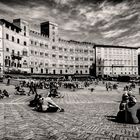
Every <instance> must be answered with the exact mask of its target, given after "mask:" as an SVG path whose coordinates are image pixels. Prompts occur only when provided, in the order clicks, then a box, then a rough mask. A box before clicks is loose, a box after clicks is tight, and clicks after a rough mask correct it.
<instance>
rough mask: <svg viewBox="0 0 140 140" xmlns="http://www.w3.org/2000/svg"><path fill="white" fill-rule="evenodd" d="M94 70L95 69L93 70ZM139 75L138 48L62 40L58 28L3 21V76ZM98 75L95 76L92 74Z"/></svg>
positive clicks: (0, 57)
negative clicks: (19, 74) (25, 74)
mask: <svg viewBox="0 0 140 140" xmlns="http://www.w3.org/2000/svg"><path fill="white" fill-rule="evenodd" d="M91 69H92V70H91ZM13 71H19V72H24V73H32V74H65V75H71V74H89V73H90V72H91V71H92V72H91V73H90V74H92V75H94V76H101V77H105V76H112V75H133V74H135V75H137V74H138V54H137V48H135V47H125V46H109V45H96V44H93V43H90V42H79V41H74V40H63V39H60V37H59V26H58V25H57V24H55V23H52V22H44V23H41V24H40V25H37V26H34V25H33V26H32V25H31V24H29V23H28V22H27V21H25V20H23V19H14V20H13V22H9V21H7V20H5V19H0V73H6V72H9V73H10V72H13ZM93 73H95V74H93Z"/></svg>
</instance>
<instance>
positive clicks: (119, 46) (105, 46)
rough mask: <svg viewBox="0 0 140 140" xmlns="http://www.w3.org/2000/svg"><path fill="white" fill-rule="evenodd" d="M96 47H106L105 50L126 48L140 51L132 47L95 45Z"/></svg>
mask: <svg viewBox="0 0 140 140" xmlns="http://www.w3.org/2000/svg"><path fill="white" fill-rule="evenodd" d="M94 47H95V48H96V47H104V48H126V49H138V47H130V46H116V45H101V44H95V45H94Z"/></svg>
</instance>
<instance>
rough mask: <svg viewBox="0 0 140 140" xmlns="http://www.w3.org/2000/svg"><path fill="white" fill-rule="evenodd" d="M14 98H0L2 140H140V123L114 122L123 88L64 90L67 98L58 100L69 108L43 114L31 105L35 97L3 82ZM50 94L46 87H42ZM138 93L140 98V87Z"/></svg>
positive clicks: (3, 86)
mask: <svg viewBox="0 0 140 140" xmlns="http://www.w3.org/2000/svg"><path fill="white" fill-rule="evenodd" d="M1 88H6V89H7V90H8V91H9V92H10V93H11V96H10V98H5V99H2V100H0V139H5V140H110V139H112V140H138V139H140V137H139V135H140V132H139V130H140V125H139V124H138V125H132V124H120V123H116V122H115V121H113V119H114V116H116V114H117V111H118V105H119V101H120V99H121V94H122V87H121V88H119V90H117V91H109V92H107V91H105V87H104V86H97V87H95V91H93V92H90V91H89V90H88V89H84V90H78V91H75V92H73V91H66V90H61V93H62V94H64V98H61V99H55V101H56V102H57V103H58V104H59V105H60V106H62V107H63V108H64V109H65V112H59V113H39V112H36V111H33V109H32V108H30V107H28V102H29V100H31V99H32V98H33V95H32V96H18V95H14V94H13V92H14V87H12V86H6V87H5V85H2V87H1ZM39 92H40V93H44V94H45V93H46V91H45V90H39ZM134 94H135V95H136V97H137V98H138V100H139V96H140V95H138V89H136V90H134Z"/></svg>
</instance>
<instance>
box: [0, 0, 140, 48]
mask: <svg viewBox="0 0 140 140" xmlns="http://www.w3.org/2000/svg"><path fill="white" fill-rule="evenodd" d="M139 1H140V0H0V18H5V19H7V20H9V21H12V19H14V18H23V19H25V20H27V21H29V22H31V23H36V24H39V23H41V22H44V21H48V20H49V21H52V22H55V23H57V24H58V25H59V28H60V30H59V33H60V37H61V38H63V39H75V40H78V41H91V42H94V43H98V44H112V45H125V46H140V2H139Z"/></svg>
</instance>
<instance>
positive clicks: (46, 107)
mask: <svg viewBox="0 0 140 140" xmlns="http://www.w3.org/2000/svg"><path fill="white" fill-rule="evenodd" d="M29 106H31V107H34V110H36V111H40V112H64V109H63V108H61V107H60V106H58V105H57V104H56V103H55V102H54V101H53V100H52V98H51V96H50V94H48V96H47V97H42V95H41V94H36V95H35V98H34V99H33V100H31V101H30V104H29Z"/></svg>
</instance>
